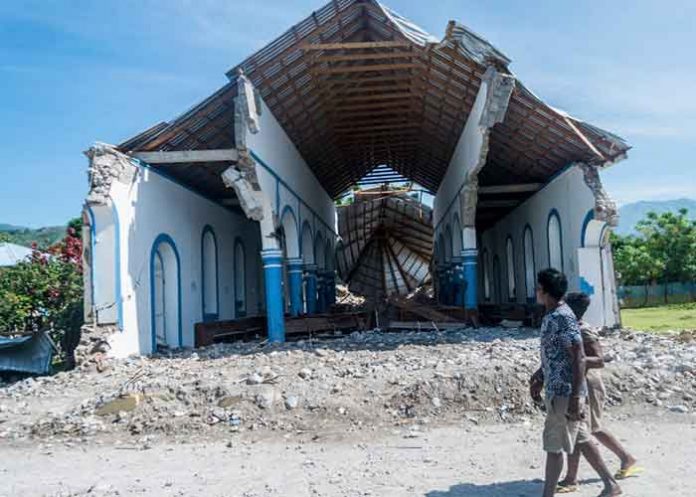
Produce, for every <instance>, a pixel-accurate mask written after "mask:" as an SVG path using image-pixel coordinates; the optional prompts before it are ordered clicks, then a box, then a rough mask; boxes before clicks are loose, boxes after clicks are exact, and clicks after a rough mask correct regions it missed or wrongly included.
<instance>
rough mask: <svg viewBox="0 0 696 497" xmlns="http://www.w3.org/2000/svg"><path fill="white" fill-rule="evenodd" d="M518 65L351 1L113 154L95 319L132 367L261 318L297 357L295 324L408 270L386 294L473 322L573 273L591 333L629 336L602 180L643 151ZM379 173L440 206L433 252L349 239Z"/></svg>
mask: <svg viewBox="0 0 696 497" xmlns="http://www.w3.org/2000/svg"><path fill="white" fill-rule="evenodd" d="M510 62H511V61H510V59H508V57H507V56H505V55H504V54H503V53H502V52H500V51H499V50H497V49H496V48H494V47H493V46H492V45H491V44H490V43H488V42H487V41H486V40H485V39H483V38H482V37H480V36H479V35H477V34H475V33H474V32H472V31H471V30H469V29H468V28H466V27H465V26H463V25H461V24H459V23H457V22H454V21H452V22H450V23H449V25H448V26H447V28H446V32H445V35H444V37H443V38H442V39H438V38H435V37H433V36H431V35H429V34H427V33H426V32H424V31H423V30H422V29H420V28H419V27H418V26H416V25H415V24H413V23H412V22H410V21H409V20H407V19H405V18H403V17H401V16H400V15H398V14H396V13H395V12H394V11H392V10H390V9H389V8H388V7H386V6H385V5H383V4H381V3H379V2H377V1H376V0H333V1H332V2H330V3H328V4H327V5H326V6H324V7H322V8H321V9H319V10H317V11H316V12H314V13H312V15H311V16H309V17H307V18H306V19H304V20H303V21H301V22H300V23H299V24H296V25H295V26H293V27H292V28H291V29H290V30H288V31H287V32H286V33H284V34H283V35H282V36H280V37H279V38H278V39H276V40H274V41H273V42H271V43H270V44H269V45H267V46H266V47H265V48H263V49H261V50H259V51H258V52H257V53H255V54H253V55H251V56H250V57H249V58H247V59H246V60H244V61H243V62H242V63H240V64H239V65H238V66H236V67H234V68H232V69H230V70H229V71H228V72H227V78H228V80H229V82H228V83H226V84H225V85H224V86H223V87H222V88H220V89H219V90H218V91H216V92H215V93H214V94H212V95H210V96H209V97H208V98H206V99H205V100H203V101H202V102H201V103H199V104H198V105H196V106H194V107H193V108H192V109H190V110H188V111H187V112H185V113H184V114H183V115H181V116H180V117H178V118H176V119H175V120H173V121H171V122H162V123H159V124H157V125H156V126H154V127H152V128H150V129H148V130H146V131H144V132H142V133H140V134H139V135H137V136H135V137H133V138H131V139H129V140H127V141H126V142H124V143H121V144H120V145H117V146H111V145H107V144H102V143H97V144H95V145H94V146H93V147H92V148H90V149H89V150H88V151H87V156H88V158H89V161H90V166H89V180H90V190H89V193H88V196H87V199H86V202H85V208H84V215H83V218H84V221H85V225H86V226H87V229H85V230H84V233H85V235H84V236H85V238H86V239H85V247H86V250H85V303H86V305H85V309H86V310H85V312H86V315H87V320H88V322H91V323H93V324H94V325H96V326H100V327H111V328H112V329H113V333H112V335H111V336H110V339H109V340H110V345H111V347H112V353H114V354H115V355H127V354H133V353H143V354H144V353H151V352H153V351H155V350H157V348H158V346H169V347H181V346H184V347H187V346H193V345H194V340H195V338H194V327H195V326H196V324H197V323H202V322H204V323H214V322H223V321H226V322H233V321H235V320H240V319H248V318H250V317H254V316H257V317H259V319H262V320H263V322H264V324H265V327H266V330H267V334H268V338H269V340H271V341H282V340H284V337H285V326H286V319H288V318H289V317H292V316H298V315H299V316H302V315H308V316H312V315H316V314H321V313H326V312H327V311H328V310H329V309H330V308H331V306H332V304H333V302H334V298H335V285H336V283H337V281H338V279H339V277H341V278H345V277H348V275H349V273H350V277H351V278H353V279H356V278H357V279H359V274H358V273H359V272H360V271H361V269H359V268H360V267H363V266H365V263H366V261H369V260H370V259H374V260H377V261H379V259H380V258H381V259H382V260H383V261H385V260H387V259H389V261H391V259H390V257H392V258H393V259H394V260H395V261H401V263H402V264H408V267H407V268H405V269H403V268H402V273H403V274H402V276H401V277H399V276H397V275H396V273H394V272H393V270H392V275H393V280H392V281H391V282H390V281H388V278H387V276H385V273H386V272H385V271H382V272H381V273H380V272H379V271H377V275H378V276H377V278H379V277H380V276H379V275H380V274H381V275H382V276H381V277H382V278H383V280H384V281H383V285H382V286H381V288H382V289H383V290H382V291H383V293H385V292H386V293H388V292H389V291H390V290H389V289H390V288H391V289H394V288H397V289H398V288H399V285H402V286H403V285H408V286H410V285H417V284H419V282H421V281H425V280H428V279H429V280H430V281H432V282H433V284H434V285H435V288H436V292H437V295H438V298H439V299H440V301H441V302H442V303H443V304H447V305H451V306H459V307H461V308H463V309H464V310H465V311H466V313H468V315H471V316H476V313H477V312H478V310H479V309H481V308H483V307H485V306H486V305H506V304H520V305H523V304H526V303H528V302H530V301H533V299H534V295H535V273H536V272H537V271H538V270H540V269H542V268H545V267H548V266H552V267H556V268H558V269H561V270H563V271H564V272H565V273H566V274H567V275H568V276H569V281H570V286H571V289H574V290H580V289H582V290H584V291H587V292H588V293H590V294H591V295H592V297H593V299H592V305H591V307H590V309H589V311H588V313H587V319H588V321H590V322H591V323H592V324H595V325H607V326H611V325H615V324H617V323H618V319H619V317H618V306H617V301H616V291H615V282H614V272H613V268H612V258H611V247H610V245H609V241H608V235H609V232H610V230H611V227H612V226H614V225H615V224H616V221H617V218H616V207H615V205H614V203H613V202H612V201H611V199H610V198H609V196H608V195H607V193H606V192H605V190H604V188H603V187H602V184H601V182H600V177H599V171H600V170H601V169H602V168H604V167H607V166H609V165H611V164H613V163H615V162H617V161H618V160H621V159H623V158H625V156H626V152H627V151H628V149H629V148H630V147H629V146H628V145H627V144H626V143H625V142H624V141H623V140H622V139H621V138H619V137H617V136H615V135H613V134H611V133H609V132H607V131H604V130H601V129H599V128H597V127H595V126H593V125H590V124H588V123H586V122H583V121H581V120H579V119H576V118H573V117H571V116H570V115H568V114H565V113H564V112H561V111H559V110H557V109H554V108H553V107H551V106H549V105H547V104H546V103H544V102H543V101H542V100H541V99H540V98H538V97H537V96H535V95H534V94H533V93H532V92H531V91H530V90H529V89H527V88H526V87H525V86H524V85H523V84H522V82H521V81H520V80H519V79H517V78H516V77H515V75H514V74H513V73H512V72H511V70H510V68H509V65H510ZM376 168H389V169H390V170H392V171H394V172H395V173H398V174H399V175H401V176H403V177H405V178H407V179H409V180H411V181H413V182H415V183H417V184H418V185H421V186H422V188H423V189H425V190H427V191H428V192H430V193H431V194H432V195H434V201H433V205H432V211H431V212H430V211H428V213H427V216H428V223H429V226H426V227H425V228H423V230H422V232H420V234H419V236H420V237H421V238H423V234H422V233H426V234H427V236H425V239H424V240H421V241H420V242H418V243H414V241H413V240H410V239H409V236H408V235H403V231H399V230H398V229H392V228H393V227H394V226H396V225H397V224H398V223H399V218H398V216H396V217H394V219H393V221H392V222H391V224H390V222H387V223H386V224H384V223H383V227H384V229H381V231H380V232H381V233H382V234H381V235H380V236H381V238H380V237H378V239H380V240H382V241H381V242H380V243H381V244H382V245H379V246H376V245H375V244H374V243H361V242H359V240H347V239H340V238H339V233H338V231H339V230H338V222H337V209H336V206H335V203H334V200H335V199H338V198H340V197H341V196H343V195H344V194H345V192H347V191H349V190H350V189H351V187H352V186H353V185H355V184H357V183H358V182H359V181H360V180H361V178H364V177H365V176H366V175H367V174H369V173H370V172H371V171H374V170H375V169H376ZM387 202H392V201H387ZM388 207H389V206H388V205H387V208H388ZM396 210H397V211H398V207H397V208H396ZM348 219H349V222H350V221H356V220H358V221H361V222H362V223H363V225H367V224H368V222H369V220H367V219H361V216H360V215H359V213H358V215H355V214H354V215H351V216H348ZM390 226H391V228H390ZM399 233H401V235H399ZM365 236H368V235H365ZM428 236H429V237H431V238H430V239H428ZM385 237H386V238H385ZM400 237H401V239H400ZM384 240H387V242H386V243H385V242H384ZM419 246H420V247H421V248H420V249H419V248H418V247H419ZM402 248H403V249H404V250H405V252H403V253H404V254H405V255H403V257H402V256H400V255H399V254H400V253H401V249H402ZM389 254H391V256H390V255H389ZM389 261H387V262H389ZM389 267H391V268H393V267H394V264H392V265H391V266H389ZM354 268H358V269H355V270H353V269H354ZM356 271H357V272H356ZM363 272H364V273H365V274H367V273H366V272H365V271H363ZM423 273H425V274H423ZM404 275H406V276H404ZM369 277H370V276H369V275H368V276H366V277H364V278H363V283H364V281H365V278H369ZM404 278H405V280H404ZM397 280H398V281H397ZM368 286H369V285H368ZM452 289H458V291H452Z"/></svg>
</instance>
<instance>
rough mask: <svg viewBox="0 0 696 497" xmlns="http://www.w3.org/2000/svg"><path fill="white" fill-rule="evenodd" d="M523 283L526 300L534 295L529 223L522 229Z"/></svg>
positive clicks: (534, 278)
mask: <svg viewBox="0 0 696 497" xmlns="http://www.w3.org/2000/svg"><path fill="white" fill-rule="evenodd" d="M524 283H525V287H526V288H525V289H526V292H527V293H526V296H527V301H532V302H533V301H534V299H535V296H536V291H535V289H536V268H535V267H534V236H533V235H532V228H530V227H529V225H528V226H527V227H526V228H525V229H524Z"/></svg>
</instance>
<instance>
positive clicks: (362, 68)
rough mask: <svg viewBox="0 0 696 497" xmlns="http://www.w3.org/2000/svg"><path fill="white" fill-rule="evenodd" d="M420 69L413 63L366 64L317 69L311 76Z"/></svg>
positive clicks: (313, 70) (418, 65)
mask: <svg viewBox="0 0 696 497" xmlns="http://www.w3.org/2000/svg"><path fill="white" fill-rule="evenodd" d="M418 67H420V64H413V63H402V64H368V65H355V66H342V67H319V68H316V69H312V71H311V72H312V73H313V74H351V73H358V72H360V73H362V72H376V71H397V70H399V71H400V70H404V69H416V68H418Z"/></svg>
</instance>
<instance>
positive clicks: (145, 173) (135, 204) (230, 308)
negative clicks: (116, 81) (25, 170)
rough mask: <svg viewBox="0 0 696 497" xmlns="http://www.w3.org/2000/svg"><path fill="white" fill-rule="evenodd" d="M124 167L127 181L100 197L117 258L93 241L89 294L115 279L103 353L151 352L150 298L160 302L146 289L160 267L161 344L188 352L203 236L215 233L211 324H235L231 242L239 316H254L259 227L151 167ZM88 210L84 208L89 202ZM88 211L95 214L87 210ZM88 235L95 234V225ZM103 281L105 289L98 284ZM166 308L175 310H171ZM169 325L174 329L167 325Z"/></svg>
mask: <svg viewBox="0 0 696 497" xmlns="http://www.w3.org/2000/svg"><path fill="white" fill-rule="evenodd" d="M114 153H118V152H114ZM123 157H125V156H122V158H123ZM126 160H127V159H126ZM128 164H129V167H130V168H132V170H131V171H130V172H129V173H128V174H126V175H122V177H123V176H125V177H126V178H125V179H127V181H113V182H111V184H110V186H109V187H108V192H107V193H106V198H107V202H108V203H109V204H110V205H113V207H114V209H116V211H117V212H118V219H119V223H118V225H117V226H115V227H113V228H111V229H114V230H115V232H116V235H117V236H118V245H119V246H120V250H119V252H120V257H119V259H118V260H116V261H115V260H114V259H113V256H112V257H109V254H113V251H114V245H113V243H99V242H97V243H96V244H95V245H94V261H93V264H92V279H93V285H94V286H95V291H96V295H100V293H101V292H102V289H103V288H108V287H109V286H110V283H111V281H112V280H113V279H114V278H119V279H120V294H119V295H115V296H114V297H115V302H114V306H113V307H114V308H118V309H120V313H121V315H122V322H121V330H120V331H116V332H115V333H113V334H112V335H111V336H110V339H109V341H110V345H111V351H110V353H112V354H113V355H115V356H126V355H129V354H133V353H150V352H152V351H153V350H154V346H153V345H154V344H153V336H154V330H153V322H154V321H155V317H154V316H153V313H154V312H155V308H154V307H153V299H154V298H155V297H156V298H158V299H159V298H160V295H156V293H157V292H156V288H154V287H153V284H152V282H153V281H154V280H153V277H152V276H153V274H152V273H153V271H154V270H155V268H159V265H160V264H164V265H165V266H167V265H168V264H169V266H168V267H167V268H166V270H165V271H164V277H165V278H167V280H168V281H167V282H166V285H168V289H169V290H168V291H166V292H164V295H163V296H162V298H163V300H166V302H165V304H166V308H167V312H163V313H161V314H166V316H165V318H166V317H168V318H169V320H170V323H169V326H168V328H167V329H168V333H167V337H166V342H167V345H168V346H170V347H178V346H185V347H191V346H193V344H194V324H195V323H197V322H200V321H203V320H204V314H203V312H204V309H203V304H204V302H203V296H202V295H203V294H202V291H203V288H202V285H203V281H202V278H203V267H204V264H203V262H204V261H203V259H202V251H203V235H204V232H205V231H206V230H207V231H212V233H214V237H215V243H216V246H217V247H216V248H217V254H218V257H217V275H216V286H217V296H208V297H209V298H215V297H217V305H218V306H219V307H217V318H218V319H221V320H225V319H234V318H235V317H237V316H235V300H236V298H237V296H236V295H235V283H236V281H235V273H234V269H235V261H234V259H235V243H237V244H240V243H241V244H242V245H243V247H244V253H245V278H244V281H245V283H244V286H245V290H246V295H245V301H246V315H253V314H257V313H258V312H259V310H260V305H259V302H260V299H261V298H262V295H261V292H260V290H259V289H260V288H261V284H260V282H259V276H258V275H259V274H260V258H259V252H260V243H259V240H260V238H259V233H258V224H257V223H255V222H252V221H249V220H247V219H246V218H245V217H244V216H243V215H241V214H238V213H234V212H231V211H229V210H227V209H225V208H223V207H221V206H220V205H218V204H216V203H214V202H212V201H211V200H208V199H207V198H204V197H203V196H201V195H199V194H197V193H194V192H193V191H191V190H189V189H188V188H186V187H184V186H181V185H179V184H177V183H176V182H174V181H173V180H171V179H169V178H166V177H163V176H162V175H160V174H159V173H157V172H156V171H155V170H153V169H151V168H148V167H145V166H143V165H138V164H136V163H134V162H130V161H128ZM87 205H88V207H90V203H89V201H88V204H87ZM90 208H91V209H95V207H94V206H91V207H90ZM95 231H96V233H97V235H99V233H100V228H99V219H98V218H97V219H96V230H95ZM156 241H160V242H164V245H163V250H162V251H161V254H158V255H157V259H153V250H156V247H154V244H155V243H156ZM160 258H162V259H167V258H168V259H169V260H160ZM177 258H178V262H177ZM153 260H154V265H153ZM171 264H178V268H172V267H171ZM207 266H208V267H210V266H209V265H207ZM172 269H174V270H172ZM172 279H174V280H178V281H171V280H172ZM106 280H108V283H109V284H106V285H105V283H104V282H105V281H106ZM208 297H206V298H208ZM172 306H174V307H175V311H172ZM158 319H159V317H158ZM172 319H173V320H175V321H178V322H177V323H174V324H172V323H171V320H172ZM172 330H174V331H173V332H172Z"/></svg>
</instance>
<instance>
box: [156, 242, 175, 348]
mask: <svg viewBox="0 0 696 497" xmlns="http://www.w3.org/2000/svg"><path fill="white" fill-rule="evenodd" d="M150 302H151V303H150V305H151V312H152V350H153V352H154V351H156V350H157V347H159V346H166V347H176V346H178V347H181V345H182V331H181V265H180V260H179V253H178V252H177V249H176V245H175V244H174V240H172V239H171V238H170V237H169V236H168V235H160V236H158V237H157V239H155V242H154V244H153V245H152V251H151V254H150Z"/></svg>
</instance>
